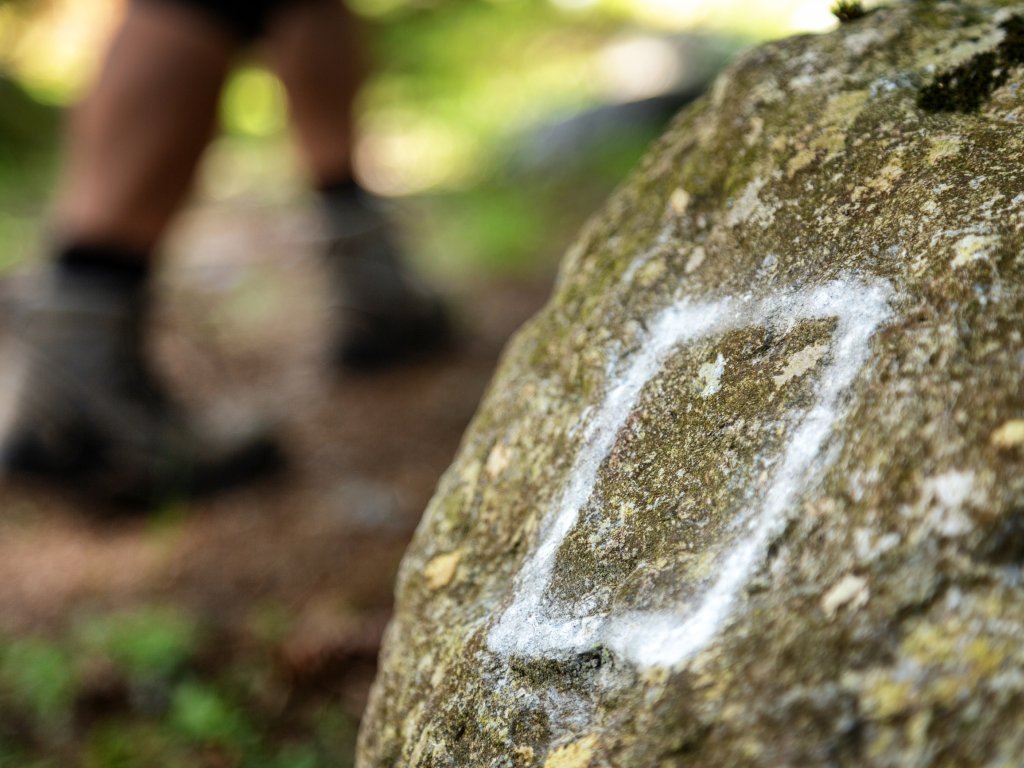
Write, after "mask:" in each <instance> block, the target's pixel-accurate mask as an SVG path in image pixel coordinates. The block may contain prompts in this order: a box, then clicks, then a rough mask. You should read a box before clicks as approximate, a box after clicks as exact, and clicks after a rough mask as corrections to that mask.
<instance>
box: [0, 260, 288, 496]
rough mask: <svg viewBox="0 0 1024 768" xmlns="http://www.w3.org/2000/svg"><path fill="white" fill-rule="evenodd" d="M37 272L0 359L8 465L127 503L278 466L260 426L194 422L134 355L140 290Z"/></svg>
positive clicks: (0, 459) (191, 492) (193, 490)
mask: <svg viewBox="0 0 1024 768" xmlns="http://www.w3.org/2000/svg"><path fill="white" fill-rule="evenodd" d="M42 278H43V282H42V284H41V285H40V286H39V287H38V288H37V289H35V290H34V291H33V292H32V294H31V298H30V299H29V300H28V301H27V302H25V303H24V304H23V305H22V306H21V307H20V308H19V316H18V317H17V319H16V325H17V329H16V330H17V334H16V340H15V343H16V345H17V347H18V348H17V349H16V350H15V351H16V353H17V355H18V359H17V360H15V361H14V365H11V364H5V368H6V369H7V372H6V374H5V376H6V380H5V381H4V382H3V384H4V386H3V389H4V394H5V395H6V398H5V399H6V403H5V404H4V405H5V408H4V411H3V413H2V415H0V418H2V421H0V425H2V428H3V431H2V433H0V434H2V437H0V440H2V442H0V465H2V468H3V471H4V472H5V473H6V474H9V475H10V476H12V477H18V478H23V479H27V480H34V481H41V482H43V483H45V484H48V485H50V486H55V487H58V488H61V489H68V490H71V491H74V492H77V493H79V494H82V495H86V496H89V497H92V498H93V499H95V500H98V501H101V502H104V503H108V504H113V505H116V506H131V507H136V508H137V507H150V506H154V505H157V504H159V503H161V502H166V501H169V500H172V499H183V498H192V497H196V496H199V495H202V494H206V493H212V492H215V491H220V490H224V489H226V488H228V487H231V486H234V485H237V484H239V483H243V482H246V481H249V480H252V479H254V478H256V477H257V476H259V475H262V474H264V473H266V472H268V471H270V470H273V469H276V468H278V467H280V466H281V464H282V453H281V451H280V449H279V447H278V444H277V442H276V441H275V440H274V438H273V435H272V433H271V431H270V430H269V429H268V428H267V427H266V426H263V425H260V424H256V423H253V422H247V423H242V422H241V421H236V422H235V423H234V424H227V423H223V424H217V425H214V424H213V423H212V422H210V423H200V422H199V421H198V420H195V419H192V418H190V417H189V416H188V415H187V414H185V413H184V412H183V411H182V409H181V408H180V407H179V406H178V405H177V404H176V403H175V402H174V401H173V400H172V399H171V398H170V397H169V396H168V394H167V393H166V392H165V390H164V389H163V387H162V386H161V385H160V383H159V382H158V380H157V379H156V377H155V376H154V374H153V372H152V370H151V368H150V367H149V365H148V364H147V362H146V360H145V358H144V354H143V348H142V347H143V344H142V329H143V327H144V320H145V314H146V312H145V310H146V301H145V296H144V295H143V294H144V291H142V290H141V289H140V288H138V287H136V286H132V287H131V288H127V287H126V286H125V285H123V284H119V283H118V281H116V280H109V279H97V278H96V277H95V276H92V275H89V274H84V275H83V274H76V273H70V274H68V273H66V272H64V271H61V270H57V271H55V272H53V273H50V274H47V275H44V276H42Z"/></svg>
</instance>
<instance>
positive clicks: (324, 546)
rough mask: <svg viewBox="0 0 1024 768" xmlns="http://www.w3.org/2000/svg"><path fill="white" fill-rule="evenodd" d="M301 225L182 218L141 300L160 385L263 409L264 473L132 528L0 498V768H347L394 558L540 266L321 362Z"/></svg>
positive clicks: (241, 213) (248, 214)
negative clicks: (268, 454) (408, 350)
mask: <svg viewBox="0 0 1024 768" xmlns="http://www.w3.org/2000/svg"><path fill="white" fill-rule="evenodd" d="M314 229H315V228H314V227H313V226H312V219H311V213H310V212H309V211H307V210H305V209H303V208H301V207H299V206H296V205H291V206H285V207H283V208H278V207H273V208H271V207H259V206H249V207H246V206H231V205H218V206H206V207H201V208H198V209H196V210H195V211H193V212H191V213H189V214H188V215H187V216H186V217H185V220H184V221H183V222H182V225H181V226H180V227H179V231H178V234H177V236H176V238H175V240H174V243H173V245H172V247H171V251H172V256H173V258H172V259H170V260H169V262H168V265H167V268H166V269H165V270H164V272H163V274H162V276H161V278H160V281H161V285H160V290H159V292H158V295H159V297H160V300H159V307H158V313H157V322H156V325H155V328H156V332H155V334H154V336H155V339H154V348H155V354H156V357H157V359H158V361H159V363H160V365H161V368H162V370H163V371H164V372H165V374H166V376H167V377H168V378H169V379H170V381H171V383H172V385H173V388H174V389H175V391H176V392H178V393H180V395H181V397H182V398H183V399H184V400H185V401H186V402H187V403H189V404H191V405H194V406H195V407H198V408H201V407H204V406H206V405H210V404H215V403H217V402H220V401H223V400H226V399H230V400H242V399H251V400H254V401H257V402H259V403H261V404H262V406H263V407H264V408H265V409H266V410H267V411H268V412H270V413H274V414H278V415H279V416H280V418H281V420H282V434H283V436H284V439H285V441H286V447H287V450H288V454H289V456H290V460H291V463H290V467H289V468H288V470H287V471H286V472H285V473H284V474H283V475H282V476H280V477H278V478H276V479H274V480H272V481H269V482H265V483H263V484H260V485H257V486H253V487H250V488H247V489H242V490H239V491H237V492H235V493H233V494H231V495H228V496H224V497H221V498H217V499H214V500H210V501H208V502H203V503H201V504H190V505H180V506H171V507H167V508H165V509H161V510H158V511H157V512H156V513H155V514H154V515H151V516H149V517H147V518H145V519H138V520H133V521H123V520H122V521H104V520H102V519H99V518H97V517H95V516H93V515H90V514H88V513H87V512H86V511H85V510H83V509H81V508H78V507H76V506H75V505H74V504H73V503H71V502H69V501H68V500H66V499H62V498H60V497H58V496H55V495H53V494H51V493H49V492H47V491H44V490H40V489H25V488H12V487H3V488H0V510H2V514H0V768H42V766H54V767H56V766H61V768H64V767H66V766H68V767H70V766H83V767H84V768H114V767H117V768H135V766H138V767H139V768H141V767H142V766H161V767H162V768H176V767H178V766H180V767H181V768H184V767H185V766H192V767H196V768H207V767H208V768H221V767H224V768H227V767H230V766H245V768H250V767H251V768H263V767H264V766H266V767H267V768H320V767H321V766H323V767H325V768H326V767H327V766H330V767H331V768H344V767H345V766H349V765H351V761H352V754H353V749H354V741H355V734H356V729H357V726H358V721H359V716H360V713H361V712H362V709H363V706H364V703H365V701H366V696H367V693H368V689H369V686H370V683H371V681H372V679H373V675H374V670H375V661H376V655H377V651H378V647H379V642H380V637H381V633H382V631H383V628H384V626H385V623H386V621H387V619H388V616H389V613H390V610H391V603H392V585H393V580H394V576H395V573H396V569H397V567H398V563H399V560H400V558H401V555H402V552H403V550H404V548H405V546H406V544H407V543H408V541H409V538H410V536H411V535H412V533H413V531H414V529H415V526H416V524H417V522H418V520H419V517H420V515H421V513H422V511H423V509H424V507H425V505H426V503H427V501H428V499H429V498H430V495H431V493H432V491H433V489H434V486H435V484H436V482H437V480H438V477H439V476H440V474H441V473H442V472H443V471H444V469H445V467H446V466H447V465H448V464H449V462H450V461H451V458H452V456H453V454H454V452H455V450H456V448H457V445H458V441H459V438H460V436H461V434H462V432H463V430H464V428H465V426H466V425H467V423H468V422H469V420H470V418H471V417H472V415H473V413H474V410H475V408H476V406H477V403H478V401H479V399H480V397H481V394H482V392H483V391H484V388H485V386H486V384H487V382H488V380H489V378H490V376H491V373H492V371H493V369H494V366H495V363H496V361H497V359H498V355H499V353H500V350H501V349H502V347H503V345H504V343H505V342H506V340H507V338H508V337H509V335H510V334H511V333H512V332H513V331H514V330H515V329H516V328H517V327H518V326H519V325H520V324H521V323H522V322H523V321H524V320H526V319H527V318H528V317H529V316H530V315H531V314H533V313H534V312H535V311H536V310H537V309H538V308H539V307H540V306H541V304H542V303H543V301H544V299H545V297H546V295H547V292H548V290H549V285H550V280H549V279H548V278H546V277H544V278H489V279H488V278H483V279H480V280H470V281H462V282H461V283H460V284H458V285H453V286H448V288H449V290H448V295H449V299H450V302H451V305H452V307H453V308H454V309H455V310H456V314H457V319H458V322H459V328H460V338H459V343H458V345H457V346H456V348H455V349H454V350H453V351H452V352H450V353H448V354H446V355H445V356H444V357H442V358H439V359H437V360H433V361H430V362H423V363H419V364H416V365H411V366H408V367H406V368H403V369H401V370H396V371H391V372H387V373H380V374H373V375H364V376H348V377H338V376H333V375H331V374H330V372H329V371H328V370H327V369H326V367H325V365H324V354H325V349H326V343H327V332H326V329H327V309H326V307H327V295H326V280H325V275H324V273H323V270H322V265H321V264H320V263H319V261H318V259H317V257H316V248H315V242H314V239H313V238H310V237H309V236H308V234H307V233H308V232H310V231H313V230H314ZM445 287H446V286H442V288H445Z"/></svg>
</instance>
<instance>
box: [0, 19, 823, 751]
mask: <svg viewBox="0 0 1024 768" xmlns="http://www.w3.org/2000/svg"><path fill="white" fill-rule="evenodd" d="M352 7H353V9H354V10H355V11H356V12H357V14H358V15H359V16H361V17H362V19H363V21H364V23H365V30H366V35H367V38H368V44H369V48H370V50H371V51H372V54H373V58H374V60H375V62H376V67H375V69H374V70H373V74H372V76H371V77H370V79H369V81H368V83H367V84H366V86H365V89H364V91H363V93H362V95H361V97H360V100H359V110H358V112H359V125H360V138H359V142H358V146H357V148H356V166H357V168H356V170H357V172H358V175H359V177H360V179H361V180H362V181H363V183H364V184H365V185H366V186H368V187H369V188H370V189H372V190H373V191H375V192H376V193H378V194H380V195H382V196H385V197H388V198H393V199H394V200H395V202H396V205H397V207H398V208H399V210H400V214H401V218H400V220H401V222H402V226H403V229H404V231H405V237H406V240H407V241H408V243H409V244H410V250H411V255H412V257H413V258H414V259H415V260H416V262H417V264H418V265H419V266H420V267H421V268H422V269H423V270H425V271H427V272H428V273H429V274H430V276H431V277H432V278H433V280H434V281H435V282H437V283H438V284H440V285H441V286H442V288H443V289H444V290H445V291H446V292H447V293H449V294H454V295H458V293H459V291H460V290H461V291H466V290H467V288H466V286H473V285H479V284H480V283H481V281H483V282H486V281H494V280H499V281H500V280H514V279H527V280H535V281H540V282H542V283H543V282H544V281H546V280H547V279H548V278H549V277H550V275H551V274H552V272H553V270H554V267H555V265H556V263H557V259H558V257H559V256H560V254H561V252H562V250H563V249H564V247H565V246H566V245H567V244H568V242H569V241H570V240H571V238H572V236H573V233H574V232H575V231H576V230H577V229H578V227H579V226H580V224H581V222H582V221H583V219H584V218H585V217H586V216H587V215H588V214H589V213H590V212H591V211H593V210H595V209H596V208H597V207H598V206H599V205H600V202H601V200H602V199H603V198H604V197H605V196H606V195H607V194H608V192H609V190H610V189H611V188H612V187H613V186H614V185H615V184H617V183H618V182H619V181H620V180H621V179H622V178H623V177H624V175H625V174H626V173H627V172H628V170H629V169H630V168H631V167H632V166H633V165H634V164H635V163H636V161H637V160H638V158H639V157H640V155H641V154H642V152H643V150H644V148H645V146H646V145H647V144H648V143H649V142H650V140H651V139H652V138H653V137H655V136H656V135H658V134H659V133H660V132H661V130H662V129H663V127H664V125H665V122H666V120H667V119H668V117H669V115H670V114H671V113H673V112H674V111H675V110H676V109H678V107H679V106H680V104H682V103H684V102H685V101H686V100H688V99H689V98H692V97H693V95H694V94H696V93H697V92H699V91H700V90H701V89H702V88H703V87H704V86H705V85H706V84H707V83H708V82H709V80H710V79H711V78H712V77H713V76H714V74H715V73H716V72H717V71H719V70H720V69H721V68H722V67H723V66H724V65H725V64H726V63H727V62H728V60H729V59H730V58H731V57H732V56H733V55H735V53H736V52H737V51H739V50H741V49H743V48H744V47H747V46H749V45H751V44H753V43H755V42H757V41H759V40H763V39H767V38H772V37H778V36H782V35H785V34H790V33H795V32H808V31H818V30H822V29H825V28H828V27H829V26H831V25H832V24H833V23H834V20H833V19H832V17H831V15H830V13H829V4H828V2H827V0H776V1H775V2H763V3H751V2H749V0H352ZM120 10H121V6H120V4H119V3H115V2H111V1H110V0H0V271H9V270H11V269H13V268H15V267H19V266H23V265H25V264H27V263H30V262H32V261H33V260H34V259H36V258H38V256H39V254H41V253H42V252H43V247H44V246H43V244H44V243H45V237H46V224H45V222H46V205H47V199H48V196H49V192H50V189H51V187H52V185H53V184H54V179H55V177H56V174H57V171H58V168H59V164H60V159H59V155H60V152H59V136H60V131H61V123H62V113H63V111H64V109H65V108H66V107H68V106H69V105H71V104H73V103H74V101H75V99H76V98H77V97H78V96H79V95H80V94H81V93H82V92H83V90H84V89H86V88H87V87H88V84H89V82H90V80H91V78H92V76H93V75H94V73H95V71H96V68H97V66H98V64H99V62H100V60H101V58H102V53H103V45H104V41H105V40H106V39H107V37H108V36H109V34H110V32H111V29H112V27H113V25H114V24H115V23H116V21H117V19H118V17H119V13H120ZM222 123H223V133H222V135H221V136H220V138H218V139H217V141H216V142H215V143H214V145H213V146H212V147H211V150H210V153H209V156H208V157H207V162H206V163H205V165H204V169H203V172H202V179H201V180H200V183H199V185H198V189H197V193H196V202H195V206H196V207H197V208H213V209H215V210H217V211H228V210H230V209H232V208H233V207H234V208H256V209H258V210H260V211H263V210H277V209H282V210H284V209H292V210H294V209H301V208H302V207H304V206H307V205H308V202H309V201H308V192H307V190H306V188H305V186H304V183H303V177H302V173H301V170H300V168H299V165H298V162H297V159H296V156H295V154H294V152H293V150H292V148H291V145H290V142H289V138H288V135H287V114H286V108H285V103H284V98H283V94H282V92H281V89H280V87H279V85H278V84H277V82H276V81H275V80H274V79H273V78H272V77H271V76H270V75H269V74H268V73H267V72H266V71H265V70H263V69H261V68H260V66H259V57H258V51H254V52H253V54H252V55H251V56H250V57H247V58H246V59H245V60H244V61H242V62H240V66H239V68H238V69H237V71H236V72H235V74H234V75H233V76H232V78H231V80H230V83H229V85H228V87H227V88H226V90H225V93H224V97H223V103H222ZM225 220H226V221H227V222H231V221H236V220H235V219H231V218H230V217H226V218H225ZM224 226H229V224H228V223H226V224H225V225H224ZM482 375H484V376H485V377H486V371H485V372H484V373H483V374H482ZM446 388H447V389H451V386H450V384H448V383H445V384H444V386H443V387H441V388H439V389H438V391H439V392H441V394H443V393H444V390H445V389H446ZM356 394H357V395H358V392H357V393H356ZM467 407H469V408H470V409H471V407H472V403H470V404H469V406H467ZM451 429H452V430H454V431H453V435H454V436H455V437H457V434H458V432H459V431H461V423H460V424H455V425H454V426H452V427H451ZM443 450H444V451H448V450H450V447H447V444H446V447H445V448H444V449H443ZM446 457H447V454H445V455H444V456H442V457H441V458H440V462H442V463H440V464H439V466H443V462H445V461H447V458H446ZM433 479H434V478H427V479H426V480H425V488H426V489H427V491H429V487H430V485H431V484H432V482H433ZM357 490H358V489H357ZM416 503H417V504H419V503H420V502H419V501H417V502H416ZM300 506H301V505H300ZM4 513H6V514H7V515H8V517H10V510H9V509H5V510H4ZM47 514H48V513H47V512H46V511H45V510H42V511H39V512H36V511H31V512H27V513H25V515H24V520H23V522H17V521H15V522H13V523H12V522H10V521H9V520H8V521H3V525H2V526H0V532H2V533H0V535H4V536H20V537H22V538H23V539H24V541H25V542H27V543H26V544H25V547H26V548H27V551H29V552H31V551H32V547H33V546H36V545H35V544H34V543H33V542H34V541H35V539H33V538H32V537H34V536H36V537H42V538H40V540H45V541H47V542H51V540H50V539H45V535H47V534H45V532H44V533H42V534H41V533H39V528H40V527H41V526H44V525H46V523H45V522H44V521H45V520H46V519H47V518H46V515H47ZM176 514H177V513H176V512H174V511H173V510H172V511H171V512H170V513H168V515H165V517H164V518H162V519H161V520H158V521H157V522H156V523H154V524H153V525H149V526H147V527H145V528H144V529H143V530H141V531H139V532H137V533H134V534H132V535H133V536H137V539H138V541H137V542H135V543H132V542H129V543H128V544H127V545H126V546H130V547H143V548H144V547H149V548H150V549H154V550H159V549H160V548H161V547H172V546H177V544H175V543H174V542H175V541H177V540H182V539H187V534H186V533H185V532H183V529H182V527H181V525H182V524H181V523H179V522H178V520H177V518H176V517H175V515H176ZM19 519H20V518H19ZM75 525H77V524H67V525H66V526H65V529H66V530H64V531H63V533H61V534H60V535H61V536H66V537H70V538H71V539H72V540H73V541H75V542H77V545H78V546H84V545H82V542H86V544H88V543H89V542H91V541H93V540H94V539H95V540H100V539H103V537H105V536H106V534H105V533H95V532H91V531H85V532H83V531H82V530H80V529H78V528H76V527H75ZM69 531H70V533H69ZM408 533H409V531H407V530H406V531H402V532H400V536H399V541H398V544H397V545H396V546H397V547H398V549H396V551H400V546H401V544H402V541H404V540H403V539H401V536H407V535H408ZM75 537H78V538H77V539H75ZM90 537H92V538H90ZM51 539H53V540H54V541H55V540H56V535H54V537H51ZM168 542H170V543H168ZM90 546H91V544H90ZM182 546H183V547H184V546H187V541H186V543H185V544H183V545H182ZM283 546H285V545H284V544H282V547H283ZM50 549H51V550H54V551H58V552H61V551H63V550H60V549H59V547H57V545H55V544H52V542H51V544H50ZM72 551H73V550H72ZM101 551H102V550H101ZM383 559H384V560H385V564H384V566H383V567H382V571H381V573H383V574H385V576H383V577H382V578H390V576H391V575H392V574H393V570H394V562H392V561H391V560H388V559H387V558H386V557H385V558H383ZM58 560H59V557H58ZM27 562H31V557H29V558H28V560H27ZM337 567H338V569H341V570H344V568H345V567H346V566H345V564H343V563H339V564H338V566H337ZM25 578H34V577H33V576H31V575H30V574H29V575H26V577H25ZM44 583H45V582H44ZM184 583H185V584H186V585H187V584H188V580H187V579H186V580H185V582H184ZM190 588H192V589H197V587H195V586H194V585H193V586H192V587H190ZM203 588H205V587H203ZM213 588H214V587H211V589H213ZM389 589H390V587H389V585H387V584H384V585H379V590H378V591H381V592H383V593H384V594H387V593H388V592H389ZM26 594H31V593H30V591H26ZM385 601H386V598H385ZM190 605H191V603H190V601H189V600H188V599H185V598H182V597H181V595H178V594H175V593H174V591H173V590H172V589H170V588H168V589H163V591H161V590H160V589H154V590H153V594H152V595H148V596H145V597H144V598H143V599H141V600H137V599H134V598H133V599H132V600H129V601H125V600H118V599H113V598H112V599H111V600H110V602H109V603H108V604H105V605H104V604H102V603H97V604H96V605H93V606H92V607H90V606H83V607H81V610H76V611H73V612H72V613H70V614H67V615H59V616H56V617H46V618H45V620H40V621H39V622H38V627H36V628H35V629H33V630H32V631H18V632H8V633H7V634H3V633H2V632H0V768H42V767H43V766H52V767H54V768H56V767H57V766H60V767H61V768H64V767H65V766H84V767H85V768H122V767H123V768H135V767H136V766H138V767H139V768H141V767H142V766H169V767H172V768H173V767H174V766H181V767H182V768H184V767H185V766H209V767H210V768H219V767H220V766H225V767H227V766H232V767H233V766H239V767H241V766H244V767H246V768H248V767H251V768H262V767H264V766H266V768H271V767H273V768H327V767H335V766H337V767H340V768H344V766H349V765H351V761H352V753H353V745H354V740H355V733H356V729H357V727H358V717H359V711H360V707H361V705H362V702H363V698H361V697H363V696H365V685H363V683H360V685H363V688H362V689H360V690H362V691H363V693H361V694H360V693H357V694H353V695H352V696H349V697H348V698H345V697H344V696H339V695H338V690H334V691H333V692H332V691H331V690H327V691H325V690H321V689H318V688H317V686H316V685H315V684H311V683H310V680H311V679H312V680H317V679H320V680H321V683H322V687H324V688H327V689H329V688H330V687H331V686H332V685H333V682H332V680H334V678H331V677H330V676H327V677H323V675H322V669H323V667H322V664H320V662H319V661H318V662H316V663H312V667H311V668H312V669H313V670H314V671H313V672H312V673H309V677H308V678H307V677H303V676H302V674H305V673H300V672H296V671H295V669H296V668H298V669H300V670H301V669H302V668H303V667H304V665H306V666H308V664H307V660H306V655H304V653H305V652H304V651H303V652H299V651H294V652H290V653H292V656H294V657H295V658H292V657H289V659H291V660H290V661H288V663H287V664H284V665H283V666H282V661H281V655H282V653H284V652H282V651H281V648H282V647H285V649H286V651H287V648H288V647H290V646H288V642H292V641H291V640H288V638H294V637H295V635H296V631H295V623H296V618H295V616H296V615H297V609H296V610H293V606H290V605H286V604H284V603H283V602H282V601H281V600H280V599H278V598H275V597H274V594H273V592H272V590H271V591H270V593H268V595H263V594H261V595H254V596H253V599H252V600H251V601H250V602H249V603H247V604H246V606H245V617H244V621H243V622H242V629H241V630H240V631H238V632H236V633H235V634H234V635H232V636H231V637H230V638H227V639H226V638H225V636H224V635H223V627H221V626H219V625H218V624H217V623H216V622H214V621H211V620H210V618H209V617H208V616H203V615H200V614H199V613H197V612H195V611H193V610H192V608H190ZM97 606H100V607H97ZM2 609H3V608H2V606H0V610H2ZM385 609H386V606H385ZM345 610H348V609H347V608H346V609H345ZM328 613H329V614H330V611H328ZM313 614H314V619H316V620H315V621H314V620H311V621H312V624H311V626H313V627H314V629H315V628H316V627H318V626H320V625H319V624H318V623H317V622H318V621H320V619H319V618H317V617H318V616H319V614H318V613H317V612H316V611H314V612H313ZM373 617H374V618H373V621H378V618H379V617H378V615H377V614H373ZM352 621H355V620H354V619H353V620H352ZM360 621H362V619H360ZM330 622H334V624H333V625H332V626H335V625H338V626H341V627H342V629H343V630H344V632H342V634H344V633H345V632H348V631H349V630H348V629H347V628H348V627H349V624H350V623H351V622H350V617H349V616H348V614H346V613H345V611H344V610H343V611H341V612H340V613H339V614H337V615H336V614H330V616H329V622H328V623H330ZM378 623H379V622H378ZM356 625H358V627H361V626H362V625H361V624H358V622H356V623H355V624H353V626H356ZM339 631H340V630H339ZM361 631H362V629H358V631H355V633H354V634H352V633H349V634H352V636H354V637H357V638H358V637H361V635H360V634H359V632H361ZM310 632H311V633H312V634H313V635H316V631H314V630H310ZM299 634H300V635H301V633H299ZM371 635H372V633H371ZM345 637H346V638H347V637H349V635H345ZM300 640H302V637H301V636H300ZM286 641H287V642H286ZM346 642H348V641H347V640H346ZM374 642H376V641H375V640H373V641H371V642H370V643H369V645H368V647H363V646H365V645H367V643H363V641H359V642H357V643H356V645H357V646H359V647H358V648H357V649H356V651H351V652H350V651H348V650H346V651H345V653H348V654H350V655H352V654H355V655H354V656H353V658H357V659H359V658H362V657H363V656H367V655H368V658H369V661H365V660H364V661H365V663H364V662H362V661H361V662H359V663H361V664H363V666H362V667H359V669H360V670H361V671H360V672H359V675H362V677H364V678H367V679H368V678H369V677H370V676H372V654H373V652H374V651H375V645H373V643H374ZM360 643H362V645H360ZM292 644H293V645H294V642H293V643H292ZM299 646H300V650H301V647H304V646H302V644H301V643H299ZM314 647H315V644H314ZM360 654H362V656H360ZM285 655H286V656H287V653H285ZM313 655H314V661H315V660H316V655H315V653H314V654H313ZM296 658H297V659H298V661H296V660H295V659H296ZM345 658H349V657H348V656H346V657H345ZM346 663H348V662H346ZM318 665H319V666H318ZM282 668H287V669H288V670H290V671H289V672H288V673H287V674H284V675H282V673H281V669H282ZM324 674H325V673H324ZM346 674H348V673H346ZM360 679H362V678H360ZM357 687H358V686H357Z"/></svg>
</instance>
